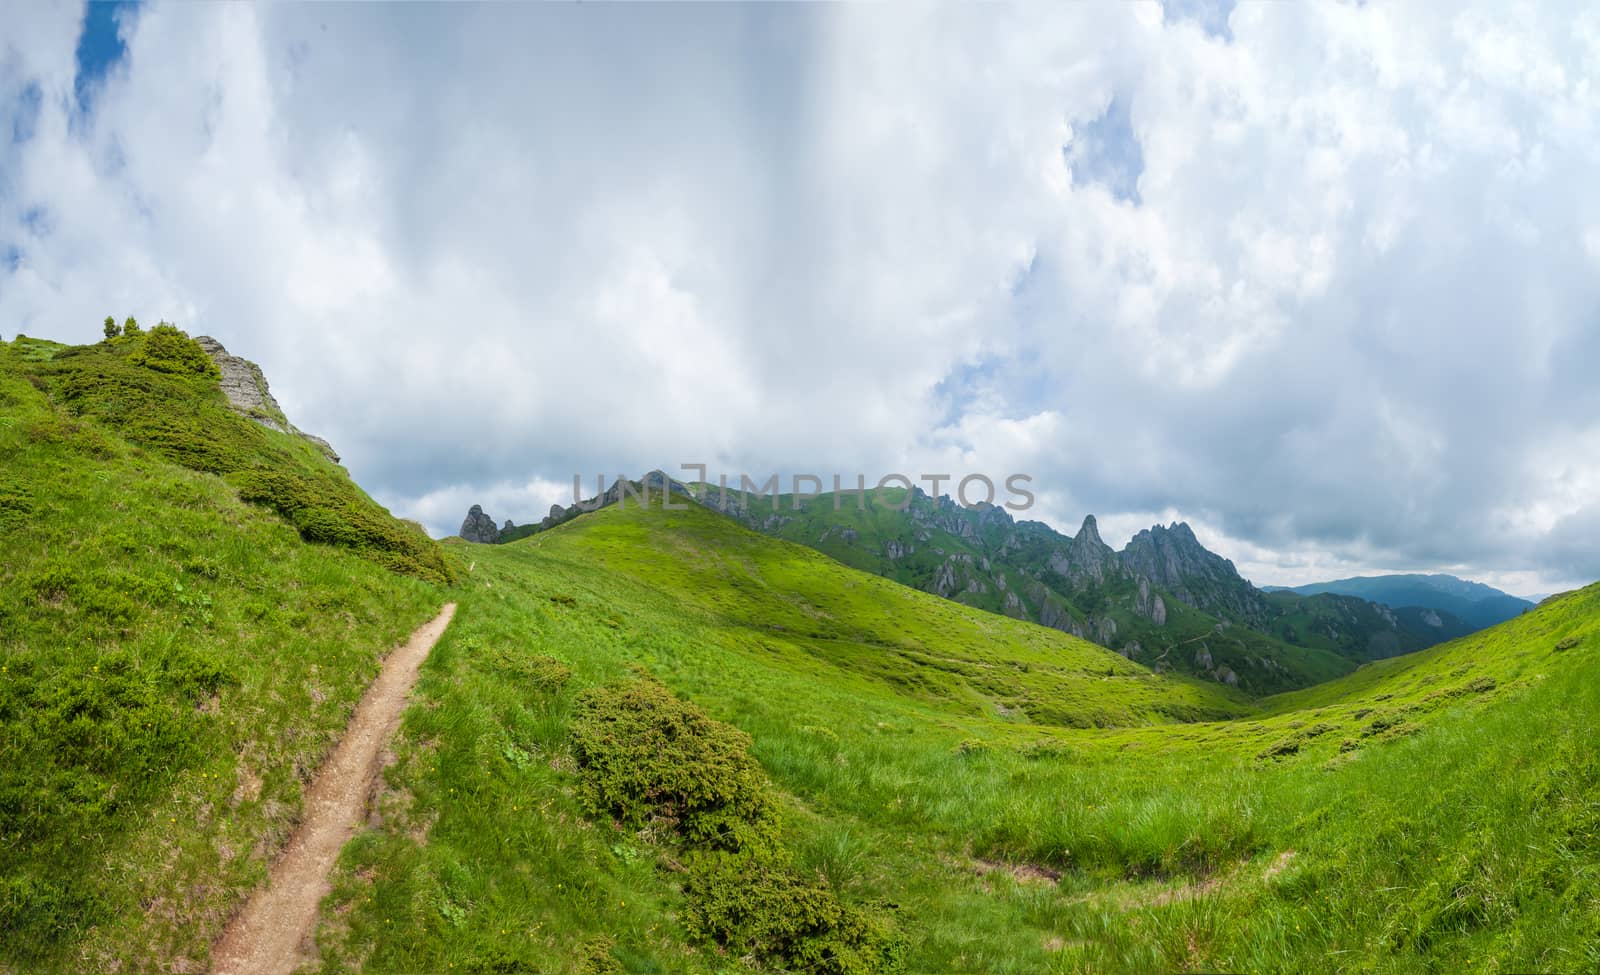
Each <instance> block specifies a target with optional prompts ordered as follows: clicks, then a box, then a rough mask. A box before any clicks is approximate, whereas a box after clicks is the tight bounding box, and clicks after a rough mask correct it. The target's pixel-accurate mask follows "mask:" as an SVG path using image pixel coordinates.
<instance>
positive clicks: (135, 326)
mask: <svg viewBox="0 0 1600 975" xmlns="http://www.w3.org/2000/svg"><path fill="white" fill-rule="evenodd" d="M122 334H123V335H143V334H144V329H142V328H140V327H139V323H138V322H136V321H134V319H133V316H132V315H129V316H128V320H127V321H125V322H123V323H122Z"/></svg>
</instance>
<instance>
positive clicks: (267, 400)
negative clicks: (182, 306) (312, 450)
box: [194, 335, 339, 464]
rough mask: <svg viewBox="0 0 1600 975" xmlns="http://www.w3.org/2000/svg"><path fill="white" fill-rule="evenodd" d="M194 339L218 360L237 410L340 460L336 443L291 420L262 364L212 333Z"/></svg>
mask: <svg viewBox="0 0 1600 975" xmlns="http://www.w3.org/2000/svg"><path fill="white" fill-rule="evenodd" d="M194 340H195V343H196V344H197V345H199V346H200V348H201V349H203V350H204V351H205V354H206V355H208V356H210V357H211V361H212V362H214V363H216V364H217V369H218V370H219V371H220V372H221V373H222V379H221V384H222V392H223V394H224V395H226V396H227V397H228V403H229V405H231V406H232V407H233V409H234V411H235V412H237V413H239V414H242V415H243V416H247V417H249V418H250V419H252V420H254V421H256V422H257V423H259V424H261V425H262V426H264V427H266V428H268V429H269V430H276V431H278V432H279V433H289V434H293V435H295V436H297V437H300V438H301V439H303V440H306V441H308V442H310V443H311V444H313V445H314V446H316V448H317V449H318V450H320V451H322V452H323V453H324V454H326V455H327V456H328V459H329V460H332V461H333V462H334V463H335V464H337V463H339V455H338V454H337V453H335V452H334V449H333V445H332V444H330V443H328V441H326V440H324V439H322V438H321V437H317V436H313V435H311V434H309V433H306V432H305V431H304V430H301V429H300V428H298V427H296V426H295V425H294V424H292V423H290V422H289V418H288V416H286V415H285V414H284V412H283V407H281V406H279V405H278V401H277V400H276V399H274V398H273V396H272V390H271V389H270V388H268V386H267V377H266V376H265V375H264V374H263V373H262V372H261V367H260V366H258V365H256V364H255V363H254V362H251V361H250V360H249V359H245V358H241V357H239V356H236V355H233V354H232V353H230V352H229V351H228V350H227V349H225V348H223V346H222V343H221V342H218V341H217V340H216V339H214V338H212V337H211V336H209V335H197V336H195V339H194Z"/></svg>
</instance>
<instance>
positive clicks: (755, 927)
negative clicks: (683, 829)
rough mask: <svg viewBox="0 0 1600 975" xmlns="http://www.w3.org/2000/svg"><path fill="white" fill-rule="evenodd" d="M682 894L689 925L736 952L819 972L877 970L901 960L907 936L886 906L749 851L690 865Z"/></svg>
mask: <svg viewBox="0 0 1600 975" xmlns="http://www.w3.org/2000/svg"><path fill="white" fill-rule="evenodd" d="M684 893H685V894H686V895H687V899H688V908H687V910H686V911H685V912H684V919H683V920H684V927H685V928H687V929H688V931H689V933H690V934H691V935H692V936H694V937H695V938H698V939H701V940H706V941H711V942H714V943H716V944H717V945H720V946H721V947H723V948H724V949H726V950H727V951H728V953H729V954H731V955H736V956H742V955H756V956H758V957H760V958H763V959H765V960H766V961H768V962H769V963H771V964H772V965H773V967H775V968H780V969H782V970H784V971H793V972H809V973H815V975H877V973H882V972H894V971H899V970H900V969H901V967H902V965H903V964H904V957H905V942H904V940H903V939H902V938H901V937H900V936H899V934H898V933H897V932H896V931H895V928H894V925H893V923H892V922H891V921H890V919H889V918H888V916H887V915H886V912H884V911H883V910H882V909H881V908H877V907H857V906H852V905H849V904H845V903H844V902H843V901H841V900H839V896H838V894H837V893H836V892H835V891H834V889H833V888H832V887H831V886H830V885H829V884H828V882H827V881H826V880H824V879H823V878H821V877H817V878H815V879H811V878H807V877H804V876H802V875H801V874H799V873H798V872H796V871H795V870H793V869H791V868H789V867H786V866H779V865H775V864H773V863H770V862H766V863H763V862H758V861H756V860H753V859H752V858H750V857H748V856H719V857H710V858H707V859H705V860H703V861H702V862H701V863H699V864H697V865H696V868H695V869H694V870H692V871H691V872H690V875H689V879H688V881H687V882H686V883H685V884H684Z"/></svg>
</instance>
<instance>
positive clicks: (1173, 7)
mask: <svg viewBox="0 0 1600 975" xmlns="http://www.w3.org/2000/svg"><path fill="white" fill-rule="evenodd" d="M1233 7H1234V0H1161V11H1162V13H1163V14H1165V15H1166V19H1167V20H1169V21H1171V20H1192V21H1194V22H1195V23H1196V24H1199V25H1200V29H1201V30H1203V31H1205V32H1206V33H1207V34H1210V35H1211V36H1212V37H1221V38H1225V39H1227V40H1230V41H1231V40H1233V28H1231V27H1229V26H1228V15H1229V14H1231V13H1233Z"/></svg>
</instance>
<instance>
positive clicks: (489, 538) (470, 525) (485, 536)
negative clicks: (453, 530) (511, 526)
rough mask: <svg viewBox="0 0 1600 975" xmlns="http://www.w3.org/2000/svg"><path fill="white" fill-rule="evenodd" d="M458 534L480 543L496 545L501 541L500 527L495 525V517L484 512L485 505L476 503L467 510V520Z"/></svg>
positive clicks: (465, 538)
mask: <svg viewBox="0 0 1600 975" xmlns="http://www.w3.org/2000/svg"><path fill="white" fill-rule="evenodd" d="M458 534H460V535H461V537H462V539H463V540H465V541H468V542H477V543H478V544H480V545H494V544H497V543H498V542H499V541H500V529H498V528H496V527H495V526H494V519H493V518H490V517H489V516H488V515H486V514H484V513H483V507H482V506H481V505H476V504H475V505H473V506H472V507H471V508H470V509H469V510H468V511H467V520H466V521H463V522H462V523H461V531H460V532H459V533H458Z"/></svg>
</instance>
